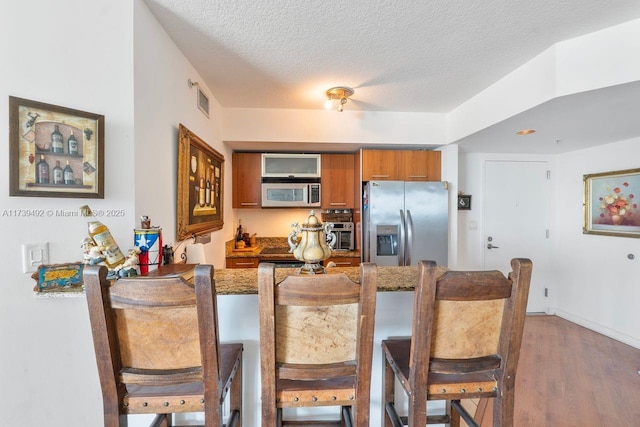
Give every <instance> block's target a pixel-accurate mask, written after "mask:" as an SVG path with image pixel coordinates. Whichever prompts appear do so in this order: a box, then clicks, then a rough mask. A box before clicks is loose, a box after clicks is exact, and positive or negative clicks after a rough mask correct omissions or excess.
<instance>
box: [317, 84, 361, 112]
mask: <svg viewBox="0 0 640 427" xmlns="http://www.w3.org/2000/svg"><path fill="white" fill-rule="evenodd" d="M354 93H355V92H354V90H353V89H351V88H350V87H346V86H336V87H332V88H331V89H328V90H327V101H326V102H325V103H324V108H326V109H327V110H330V109H331V108H333V106H334V101H337V104H338V111H339V112H341V113H342V110H343V107H344V104H346V103H347V100H348V99H349V97H350V96H352V95H353V94H354Z"/></svg>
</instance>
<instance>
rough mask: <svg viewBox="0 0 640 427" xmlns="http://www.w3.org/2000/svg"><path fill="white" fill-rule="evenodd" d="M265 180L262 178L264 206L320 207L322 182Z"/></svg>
mask: <svg viewBox="0 0 640 427" xmlns="http://www.w3.org/2000/svg"><path fill="white" fill-rule="evenodd" d="M283 181H284V180H278V182H265V179H264V178H263V180H262V207H265V208H271V207H289V208H291V207H296V208H302V207H319V206H320V182H309V181H306V182H283Z"/></svg>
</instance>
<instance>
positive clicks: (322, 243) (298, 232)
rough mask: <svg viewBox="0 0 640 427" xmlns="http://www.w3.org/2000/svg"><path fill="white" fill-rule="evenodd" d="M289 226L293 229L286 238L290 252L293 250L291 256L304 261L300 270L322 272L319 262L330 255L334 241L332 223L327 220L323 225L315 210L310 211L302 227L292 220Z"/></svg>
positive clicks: (308, 272) (312, 272)
mask: <svg viewBox="0 0 640 427" xmlns="http://www.w3.org/2000/svg"><path fill="white" fill-rule="evenodd" d="M291 228H292V229H293V231H292V232H291V234H290V235H289V238H288V241H289V247H290V248H291V251H290V252H293V256H294V257H295V258H296V259H297V260H298V261H302V262H304V266H302V267H301V268H300V272H301V273H307V274H315V273H324V267H322V265H320V263H321V262H322V261H324V260H325V259H327V258H329V257H330V256H331V250H332V249H333V246H334V245H335V243H336V235H335V234H334V233H333V223H332V222H327V223H325V224H324V225H323V224H322V222H320V220H318V218H317V217H316V215H315V212H314V211H311V214H310V215H309V217H308V218H307V222H305V223H304V224H302V227H301V226H300V224H299V223H297V222H294V223H293V224H291ZM294 242H297V243H294Z"/></svg>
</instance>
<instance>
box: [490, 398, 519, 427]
mask: <svg viewBox="0 0 640 427" xmlns="http://www.w3.org/2000/svg"><path fill="white" fill-rule="evenodd" d="M513 405H514V399H513V391H511V392H508V391H503V394H502V396H496V397H495V398H494V399H493V425H494V426H512V425H513Z"/></svg>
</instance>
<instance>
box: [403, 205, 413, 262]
mask: <svg viewBox="0 0 640 427" xmlns="http://www.w3.org/2000/svg"><path fill="white" fill-rule="evenodd" d="M406 224H407V226H406V228H407V244H406V245H405V249H404V265H411V249H412V248H413V219H412V218H411V211H410V210H408V209H407V222H406Z"/></svg>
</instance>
